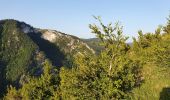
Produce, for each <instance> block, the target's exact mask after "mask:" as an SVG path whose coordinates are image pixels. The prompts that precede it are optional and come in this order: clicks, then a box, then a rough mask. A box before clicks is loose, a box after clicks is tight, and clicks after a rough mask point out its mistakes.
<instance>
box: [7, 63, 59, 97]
mask: <svg viewBox="0 0 170 100" xmlns="http://www.w3.org/2000/svg"><path fill="white" fill-rule="evenodd" d="M56 73H57V72H56V71H54V70H52V65H51V64H50V63H49V62H48V61H45V63H44V69H43V74H42V75H41V76H40V77H39V78H37V77H27V78H25V79H24V80H25V83H24V84H23V86H22V87H21V88H20V89H19V90H16V88H15V87H12V86H9V88H8V93H7V95H6V96H5V99H6V100H11V99H12V100H32V99H33V100H34V99H38V100H40V99H54V98H55V99H59V95H58V89H59V88H58V81H59V80H58V78H57V74H56Z"/></svg>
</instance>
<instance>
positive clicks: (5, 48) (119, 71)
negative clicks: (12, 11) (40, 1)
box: [0, 16, 170, 100]
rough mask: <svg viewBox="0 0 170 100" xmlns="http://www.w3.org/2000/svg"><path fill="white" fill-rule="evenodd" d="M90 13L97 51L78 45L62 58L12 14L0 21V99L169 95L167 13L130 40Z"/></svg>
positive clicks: (153, 98) (131, 99)
mask: <svg viewBox="0 0 170 100" xmlns="http://www.w3.org/2000/svg"><path fill="white" fill-rule="evenodd" d="M94 18H95V19H96V20H97V22H98V23H96V24H89V29H90V30H91V33H93V34H95V36H96V38H97V39H98V40H97V41H96V42H95V43H94V44H91V45H92V46H93V47H92V48H95V47H96V48H95V49H94V50H95V51H97V53H87V52H91V51H87V52H79V51H83V50H85V49H84V48H85V47H82V48H79V49H77V50H76V51H74V52H78V53H73V52H71V53H70V54H68V53H67V54H68V56H67V59H66V58H64V57H65V56H66V54H63V53H60V51H61V50H60V48H56V47H55V45H53V44H51V43H49V42H48V41H45V40H41V38H37V37H38V34H40V33H36V35H27V34H24V33H23V32H22V31H21V26H22V25H19V24H18V23H17V22H15V21H14V20H13V21H11V20H7V21H0V89H1V90H0V92H1V99H4V100H170V16H169V18H167V23H166V24H165V25H162V26H158V28H155V32H150V33H143V32H142V30H139V31H138V37H137V38H133V42H132V43H130V44H129V43H127V39H128V37H126V36H125V35H124V32H123V26H121V25H120V23H119V22H117V23H114V24H112V23H109V24H107V25H105V24H103V22H102V20H101V18H100V17H94ZM16 27H17V28H16ZM32 33H33V32H32ZM15 36H17V37H18V38H16V37H15ZM37 41H38V42H37ZM40 41H41V42H40ZM63 42H64V41H63ZM63 42H62V43H63ZM62 43H60V44H62ZM45 44H46V45H45ZM89 44H90V42H89ZM40 45H41V47H40ZM62 45H64V43H63V44H62ZM80 46H82V45H80ZM54 49H55V50H54ZM48 50H49V51H48ZM56 52H57V53H56ZM55 54H56V55H57V57H59V58H57V57H56V56H55ZM54 61H55V62H54ZM57 61H58V63H56V62H57ZM63 61H65V62H63ZM57 65H58V66H57ZM33 66H34V67H33ZM37 73H40V74H37Z"/></svg>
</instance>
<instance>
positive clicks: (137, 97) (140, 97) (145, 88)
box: [133, 64, 170, 100]
mask: <svg viewBox="0 0 170 100" xmlns="http://www.w3.org/2000/svg"><path fill="white" fill-rule="evenodd" d="M143 75H144V78H145V82H144V83H143V84H142V86H141V87H139V88H136V89H134V90H133V93H134V97H133V99H134V100H170V68H165V67H162V68H161V67H157V66H155V65H153V64H147V65H145V66H144V67H143Z"/></svg>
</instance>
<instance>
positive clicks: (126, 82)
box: [60, 17, 140, 100]
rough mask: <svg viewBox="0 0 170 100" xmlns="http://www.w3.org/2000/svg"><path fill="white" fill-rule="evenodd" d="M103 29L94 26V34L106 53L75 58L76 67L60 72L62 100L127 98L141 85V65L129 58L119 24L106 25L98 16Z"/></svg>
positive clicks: (80, 55)
mask: <svg viewBox="0 0 170 100" xmlns="http://www.w3.org/2000/svg"><path fill="white" fill-rule="evenodd" d="M95 18H96V19H97V20H98V21H99V23H100V25H101V28H100V27H98V26H97V25H95V24H94V25H91V24H90V26H89V27H90V29H91V30H92V33H94V34H96V36H97V37H98V38H99V39H100V40H101V41H102V45H103V46H104V47H105V48H104V50H103V51H102V52H101V53H100V54H99V55H98V56H86V55H84V54H79V55H76V56H75V61H76V62H75V65H76V66H75V67H74V68H73V69H71V71H70V72H69V71H68V70H69V69H67V68H63V69H62V70H61V72H60V77H61V87H60V89H61V91H62V98H64V99H66V98H74V99H92V100H93V99H102V100H107V99H125V98H128V93H129V92H130V91H131V90H132V89H133V88H134V87H135V86H136V83H138V72H137V70H138V69H140V65H139V63H138V62H135V61H133V60H132V59H130V58H129V56H128V52H129V50H130V47H129V45H127V44H126V43H125V42H126V40H127V37H124V36H123V31H122V27H120V26H119V24H118V23H116V24H115V26H114V27H112V24H108V25H107V26H105V25H104V24H103V23H102V21H101V19H100V18H99V17H95Z"/></svg>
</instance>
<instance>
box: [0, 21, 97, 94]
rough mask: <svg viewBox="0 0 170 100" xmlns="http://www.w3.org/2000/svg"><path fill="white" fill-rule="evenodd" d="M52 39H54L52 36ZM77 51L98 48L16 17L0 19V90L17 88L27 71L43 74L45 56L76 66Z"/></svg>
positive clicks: (53, 62)
mask: <svg viewBox="0 0 170 100" xmlns="http://www.w3.org/2000/svg"><path fill="white" fill-rule="evenodd" d="M51 38H52V39H53V41H51V40H49V39H51ZM76 53H80V54H85V55H90V54H94V53H95V52H94V51H93V49H91V48H90V47H89V46H88V45H87V44H86V43H84V42H83V41H81V40H80V39H79V38H77V37H75V36H71V35H67V34H64V33H61V32H57V31H53V30H44V29H36V28H33V27H32V26H30V25H28V24H26V23H24V22H19V21H16V20H11V19H9V20H1V21H0V81H1V82H0V94H1V96H2V95H3V94H4V92H6V88H7V85H9V84H11V85H13V86H15V87H16V88H19V87H20V86H21V83H20V81H22V79H24V76H25V75H31V76H32V75H33V76H40V74H41V73H42V65H43V62H44V61H45V59H48V60H50V62H51V63H52V65H54V66H57V68H60V67H62V66H67V67H72V66H73V60H74V59H73V55H74V54H76Z"/></svg>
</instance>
